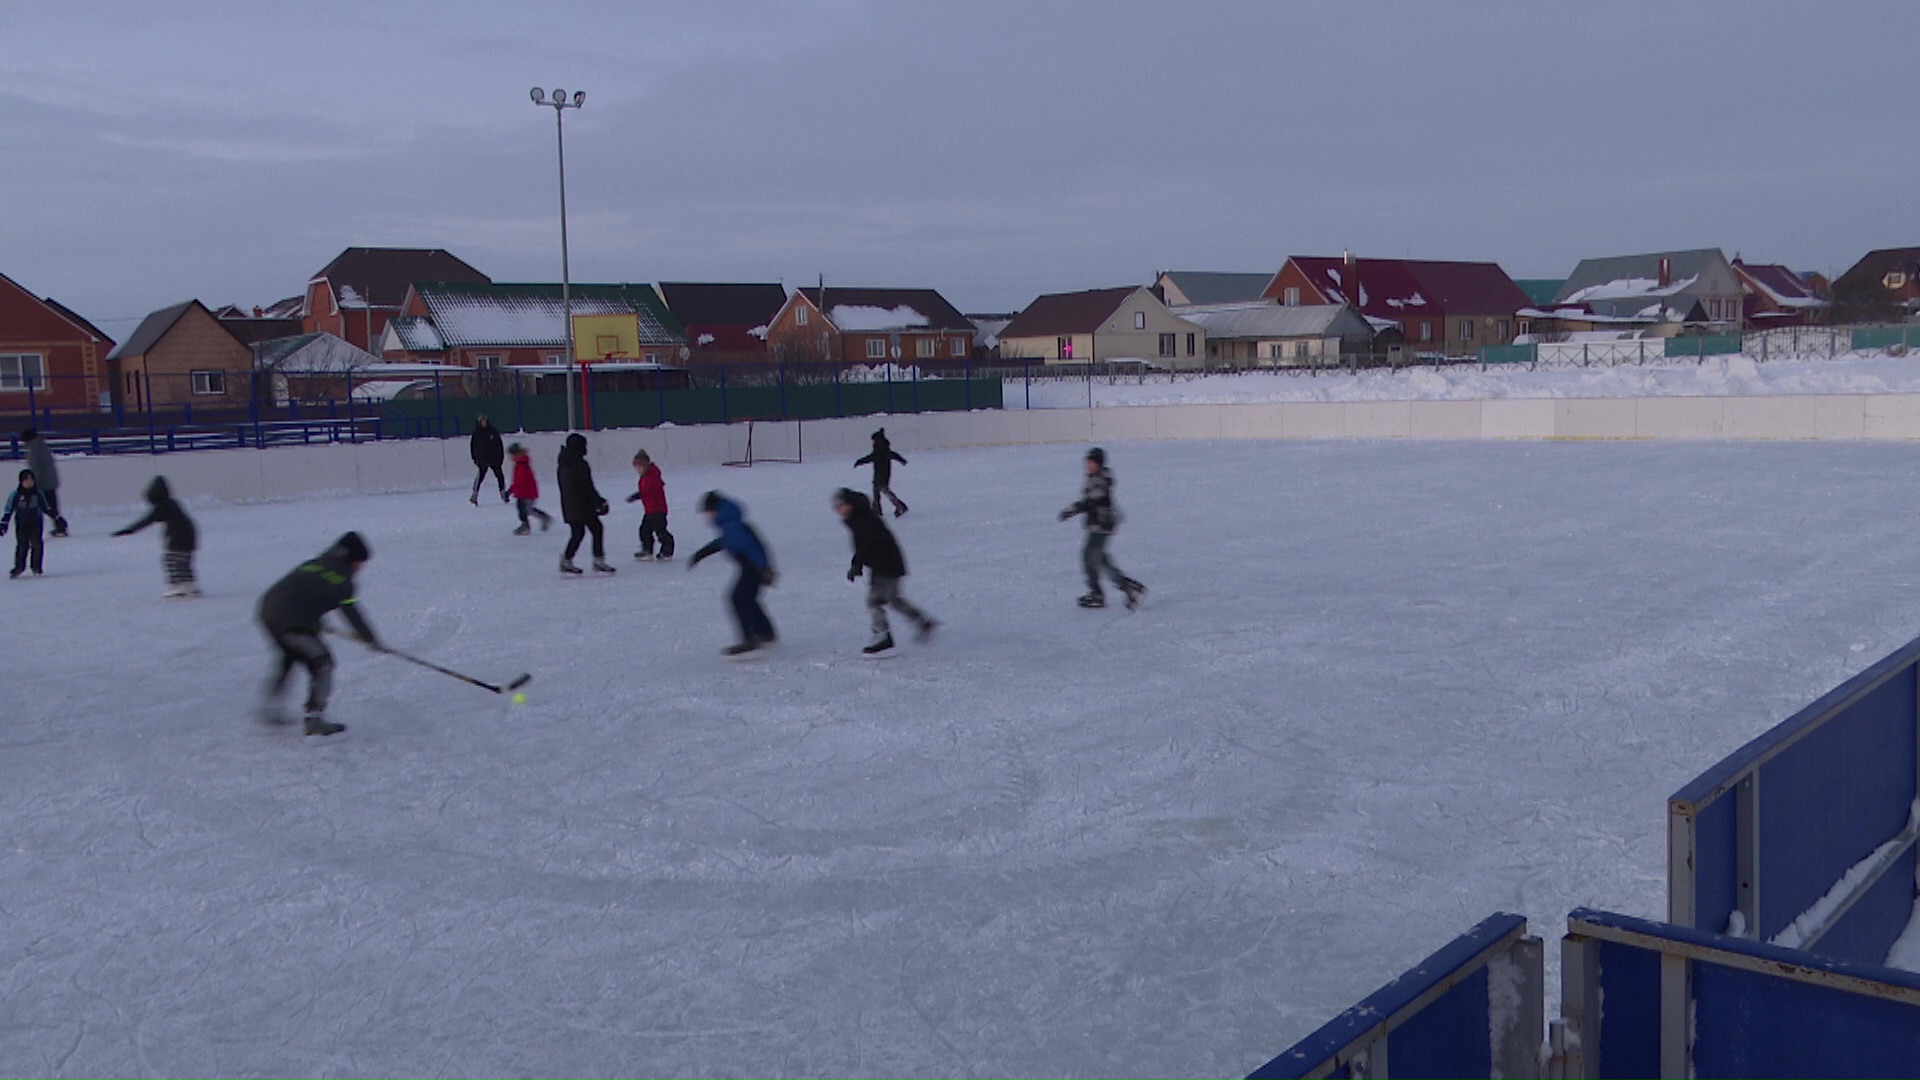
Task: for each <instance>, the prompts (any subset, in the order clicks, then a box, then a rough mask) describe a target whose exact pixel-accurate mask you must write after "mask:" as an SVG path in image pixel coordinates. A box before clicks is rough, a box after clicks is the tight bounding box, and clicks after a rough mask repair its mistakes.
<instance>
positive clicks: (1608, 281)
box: [1553, 248, 1727, 303]
mask: <svg viewBox="0 0 1920 1080" xmlns="http://www.w3.org/2000/svg"><path fill="white" fill-rule="evenodd" d="M1662 259H1665V260H1666V261H1667V273H1668V278H1667V280H1668V282H1669V284H1667V285H1664V286H1663V285H1661V284H1660V260H1662ZM1716 264H1717V265H1721V266H1725V265H1727V257H1726V256H1725V255H1724V254H1722V253H1721V251H1720V249H1719V248H1692V249H1690V250H1687V251H1650V252H1647V253H1645V254H1642V255H1610V256H1607V257H1606V258H1601V259H1581V260H1580V265H1578V266H1576V267H1574V268H1573V274H1572V275H1571V276H1570V277H1568V278H1567V281H1566V284H1564V285H1562V286H1560V291H1559V293H1558V294H1556V295H1555V296H1554V298H1553V302H1554V303H1567V302H1572V303H1579V302H1581V301H1586V300H1606V299H1616V298H1625V297H1634V296H1671V295H1673V294H1675V293H1679V292H1682V291H1684V290H1685V289H1686V288H1688V287H1689V286H1691V285H1692V284H1693V283H1694V282H1695V281H1697V280H1699V278H1700V275H1701V274H1702V273H1705V272H1706V271H1707V270H1708V269H1710V268H1712V267H1713V266H1715V265H1716Z"/></svg>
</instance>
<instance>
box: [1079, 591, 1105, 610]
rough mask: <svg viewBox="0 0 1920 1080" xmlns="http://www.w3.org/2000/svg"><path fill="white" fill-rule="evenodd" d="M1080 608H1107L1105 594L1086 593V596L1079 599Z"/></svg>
mask: <svg viewBox="0 0 1920 1080" xmlns="http://www.w3.org/2000/svg"><path fill="white" fill-rule="evenodd" d="M1080 606H1081V607H1084V608H1103V607H1106V606H1107V597H1106V594H1105V593H1097V592H1090V593H1088V594H1087V595H1085V596H1083V597H1081V598H1080Z"/></svg>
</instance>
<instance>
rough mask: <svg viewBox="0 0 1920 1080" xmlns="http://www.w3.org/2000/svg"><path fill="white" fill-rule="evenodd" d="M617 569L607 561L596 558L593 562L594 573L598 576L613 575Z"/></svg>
mask: <svg viewBox="0 0 1920 1080" xmlns="http://www.w3.org/2000/svg"><path fill="white" fill-rule="evenodd" d="M616 569H618V568H617V567H615V566H614V565H613V564H612V563H610V562H608V561H607V560H605V559H600V558H596V559H594V560H593V572H594V573H596V574H611V573H614V572H615V570H616Z"/></svg>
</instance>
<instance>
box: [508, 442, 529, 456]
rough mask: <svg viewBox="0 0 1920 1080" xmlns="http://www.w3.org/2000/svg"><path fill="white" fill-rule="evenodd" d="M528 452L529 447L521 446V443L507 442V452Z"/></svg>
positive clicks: (516, 453)
mask: <svg viewBox="0 0 1920 1080" xmlns="http://www.w3.org/2000/svg"><path fill="white" fill-rule="evenodd" d="M526 452H527V448H526V447H524V446H521V445H520V444H519V443H508V444H507V453H509V454H514V455H519V454H524V453H526Z"/></svg>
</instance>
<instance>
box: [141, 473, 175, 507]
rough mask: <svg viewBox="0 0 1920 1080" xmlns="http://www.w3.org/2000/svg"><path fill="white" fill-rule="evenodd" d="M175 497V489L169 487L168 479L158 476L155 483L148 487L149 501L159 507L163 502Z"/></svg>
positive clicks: (154, 479) (154, 480)
mask: <svg viewBox="0 0 1920 1080" xmlns="http://www.w3.org/2000/svg"><path fill="white" fill-rule="evenodd" d="M172 497H173V489H172V488H170V487H168V486H167V478H166V477H164V476H156V477H154V478H153V483H151V484H148V485H147V501H148V502H150V503H152V504H153V505H155V506H159V505H160V503H161V502H162V501H163V500H166V499H170V498H172Z"/></svg>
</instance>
